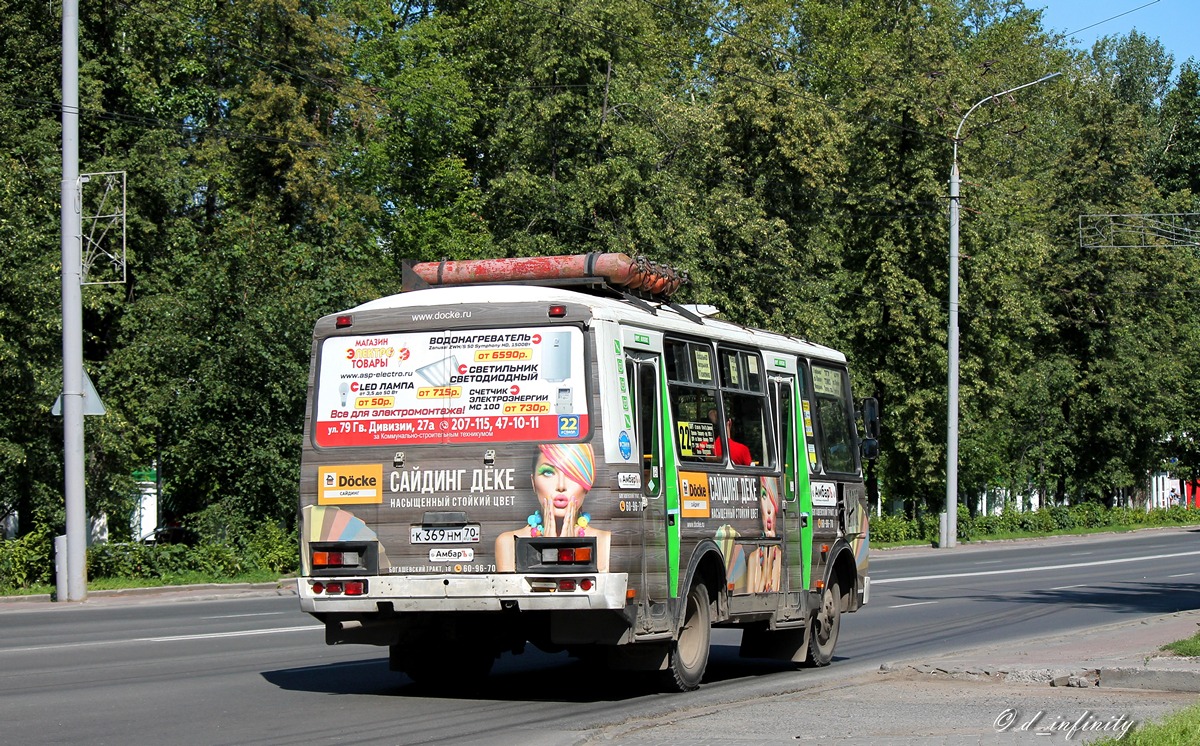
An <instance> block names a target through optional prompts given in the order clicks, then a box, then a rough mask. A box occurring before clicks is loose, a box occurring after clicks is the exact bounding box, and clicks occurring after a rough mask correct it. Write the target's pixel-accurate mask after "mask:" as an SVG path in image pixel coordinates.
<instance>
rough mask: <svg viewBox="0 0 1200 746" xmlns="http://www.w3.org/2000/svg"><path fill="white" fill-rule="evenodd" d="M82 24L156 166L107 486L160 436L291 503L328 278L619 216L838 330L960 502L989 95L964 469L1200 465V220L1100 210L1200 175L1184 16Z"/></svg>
mask: <svg viewBox="0 0 1200 746" xmlns="http://www.w3.org/2000/svg"><path fill="white" fill-rule="evenodd" d="M53 8H54V6H53V4H49V5H47V4H45V3H12V2H7V1H6V0H0V11H3V12H4V15H5V18H6V23H5V27H4V29H3V30H2V31H0V58H2V59H3V61H4V63H5V64H6V70H9V71H10V75H8V76H7V77H6V78H5V80H4V81H3V82H0V125H3V126H0V160H2V162H3V163H2V165H3V168H4V171H5V173H7V174H9V178H8V179H6V180H5V181H4V182H3V183H2V184H0V241H2V242H3V246H4V247H5V249H4V251H3V252H0V270H2V271H3V273H4V277H5V279H6V280H7V281H6V282H5V283H4V288H5V289H4V290H0V382H2V383H3V384H4V385H5V386H6V387H7V390H8V391H9V392H11V393H10V397H9V401H10V406H8V407H6V408H5V409H4V410H3V411H0V515H3V514H6V513H8V512H11V511H13V510H18V511H19V512H20V513H21V515H22V517H23V527H24V529H25V530H28V529H29V528H31V527H32V526H33V525H34V524H35V523H46V524H57V523H58V522H60V521H61V513H62V509H61V501H60V498H59V497H58V496H59V495H60V494H61V481H62V477H61V456H60V455H59V451H60V450H61V427H60V426H59V423H58V421H56V420H55V419H54V418H53V417H52V416H50V414H49V405H50V404H51V403H52V402H53V400H54V396H55V395H56V394H57V391H58V389H59V388H60V382H61V363H60V349H61V348H60V344H59V335H60V334H61V328H60V322H59V313H60V309H59V306H58V304H59V271H60V268H59V267H58V250H57V247H58V245H59V237H58V230H57V223H58V209H59V208H58V204H57V199H58V197H57V195H58V180H59V169H60V164H59V161H58V138H59V124H58V121H59V120H58V117H59V111H58V106H57V104H56V102H57V101H58V100H59V94H58V85H59V78H58V75H59V57H58V44H59V42H58V39H59V30H58V29H59V19H58V18H56V17H55V16H54V15H53V13H52V9H53ZM81 30H82V35H83V36H82V39H81V59H82V60H83V63H82V66H81V109H82V111H81V144H82V148H81V170H83V171H85V172H89V171H92V172H94V171H126V172H128V174H129V185H130V186H129V194H128V245H129V281H128V282H127V283H126V284H125V285H123V286H107V287H97V288H92V287H89V288H87V289H85V293H84V299H85V331H86V346H85V357H86V362H87V367H88V370H89V372H90V373H91V375H92V377H93V379H94V380H96V381H97V384H98V386H99V389H100V392H101V394H102V396H103V398H104V401H105V404H106V406H107V407H108V410H109V414H108V416H106V417H104V418H88V420H87V433H88V434H87V448H88V454H89V460H88V466H87V468H88V501H89V508H90V509H91V510H93V512H99V511H102V510H103V511H107V512H109V513H110V515H113V516H124V515H126V514H127V513H128V510H129V508H130V504H129V496H130V494H131V489H132V482H131V479H130V477H129V475H130V473H131V472H132V471H133V470H135V469H140V468H145V467H147V466H149V465H150V464H151V463H155V464H157V465H158V467H159V470H160V474H161V476H162V486H163V489H164V500H165V503H166V507H167V509H168V511H169V512H170V513H171V514H173V515H175V516H179V517H182V516H186V515H190V514H195V513H197V512H198V511H201V510H204V509H206V508H211V506H214V505H217V506H222V509H227V510H229V511H230V512H232V513H237V514H238V515H242V516H252V517H259V518H263V519H271V520H284V521H291V520H294V495H295V493H296V480H297V478H298V473H297V464H298V456H299V449H300V431H301V426H302V422H303V418H304V414H305V413H304V411H303V408H304V396H305V386H306V381H307V372H306V368H307V359H308V354H309V349H310V331H311V327H312V323H313V321H314V320H315V319H316V318H317V317H318V316H319V315H321V314H323V313H328V312H331V311H333V310H336V309H340V308H344V307H347V306H349V305H352V304H354V303H356V302H359V301H363V300H367V299H370V298H373V297H377V296H379V295H381V294H385V293H388V292H392V291H394V290H395V289H396V288H397V287H398V284H399V282H398V278H399V266H400V261H399V260H400V259H402V258H416V259H440V258H443V257H452V258H471V257H482V256H521V255H539V254H556V253H580V252H587V251H621V252H627V253H631V254H644V255H647V256H649V257H650V258H652V259H655V260H658V261H665V262H668V263H671V264H673V265H675V266H678V267H681V268H683V269H686V270H687V271H688V272H689V273H690V274H691V276H692V278H693V280H694V283H693V285H692V287H691V288H690V289H689V290H688V293H689V294H690V296H691V297H690V298H688V300H692V301H697V302H705V303H713V304H716V305H718V306H719V307H721V308H723V309H724V311H725V313H726V315H727V316H728V317H730V318H732V319H734V320H736V321H739V322H743V323H746V324H750V325H755V326H765V327H769V328H773V329H776V330H778V331H781V332H784V333H788V334H794V335H796V336H801V337H806V338H808V339H811V340H813V341H817V342H822V343H826V344H830V345H832V346H834V347H838V348H840V349H844V350H846V351H847V353H848V354H849V355H850V357H851V360H852V363H853V368H854V371H855V375H856V380H855V387H856V391H857V393H858V394H859V395H860V396H862V395H873V396H877V397H878V398H879V399H880V401H881V403H882V405H883V409H884V413H885V417H886V419H885V428H884V444H883V445H884V452H885V456H884V458H883V460H882V462H881V464H880V471H879V473H880V477H881V481H882V488H883V492H884V494H885V495H887V496H888V497H890V498H893V499H895V500H898V501H902V502H903V503H904V504H905V505H906V506H907V508H908V509H909V510H910V511H918V512H919V511H922V510H924V509H926V508H930V507H936V506H937V505H939V503H940V500H941V496H942V495H943V494H944V475H945V470H946V462H945V459H946V454H945V432H946V364H947V357H946V340H947V331H946V327H947V318H948V313H947V312H948V308H947V300H946V299H947V295H948V253H947V247H948V220H947V204H948V203H947V184H946V182H947V180H948V177H949V170H950V164H951V161H952V155H954V153H955V142H954V139H953V138H954V136H955V132H956V131H957V130H958V129H959V128H960V127H961V134H960V136H959V137H960V139H959V141H958V142H957V149H956V152H957V158H958V162H959V164H960V166H961V169H962V174H963V188H962V195H963V196H962V203H961V204H962V207H963V221H962V231H961V238H962V249H961V250H962V257H961V276H962V288H961V295H960V298H961V314H960V325H961V331H962V358H961V378H960V380H961V402H962V403H961V410H960V423H961V424H960V432H961V452H960V459H961V477H960V488H961V490H962V492H963V494H964V495H965V496H970V495H979V494H982V493H983V492H985V491H987V490H994V489H1001V490H1007V491H1009V492H1010V493H1011V494H1014V495H1028V494H1032V493H1035V492H1036V493H1038V494H1042V495H1048V496H1053V497H1054V498H1056V499H1057V500H1070V501H1072V502H1075V501H1079V500H1105V499H1108V498H1110V497H1111V496H1112V495H1113V494H1114V493H1115V492H1116V491H1117V490H1121V489H1127V488H1130V487H1136V486H1138V485H1140V484H1142V482H1144V480H1145V476H1146V474H1147V473H1148V472H1150V471H1154V470H1156V469H1159V468H1161V467H1162V465H1163V464H1164V463H1165V461H1166V460H1167V459H1172V458H1174V459H1178V460H1179V461H1178V462H1177V467H1176V468H1177V470H1181V471H1185V472H1186V471H1188V470H1192V471H1195V470H1196V468H1197V467H1198V466H1200V447H1198V446H1197V445H1196V443H1197V441H1196V439H1195V436H1194V434H1195V433H1197V432H1200V422H1198V421H1197V419H1198V414H1197V413H1198V412H1200V406H1197V405H1198V404H1200V401H1198V400H1200V384H1197V380H1200V378H1198V377H1196V376H1194V375H1191V374H1190V363H1189V362H1187V361H1190V360H1194V359H1196V355H1197V353H1198V352H1200V350H1198V349H1197V348H1198V347H1200V326H1198V323H1197V322H1198V318H1200V317H1198V314H1197V312H1196V309H1197V305H1198V304H1197V302H1196V299H1197V294H1196V290H1195V288H1194V279H1193V278H1195V277H1196V276H1197V274H1198V273H1197V269H1198V268H1197V266H1196V265H1197V253H1196V250H1195V247H1194V240H1195V239H1194V233H1192V234H1191V235H1192V241H1193V245H1192V246H1191V247H1190V248H1189V247H1186V246H1184V245H1182V244H1181V242H1179V241H1173V240H1170V239H1167V238H1163V237H1162V236H1161V235H1158V234H1155V235H1150V234H1143V236H1142V238H1139V239H1138V241H1137V242H1134V241H1132V240H1126V238H1127V237H1122V236H1117V235H1113V236H1109V237H1108V239H1110V240H1105V241H1095V240H1088V239H1087V237H1085V236H1081V231H1080V224H1081V223H1080V216H1081V215H1098V214H1099V215H1105V214H1113V215H1138V214H1174V215H1179V216H1185V215H1188V214H1191V215H1194V214H1195V212H1196V211H1197V197H1196V195H1197V190H1198V186H1197V181H1196V180H1197V178H1198V177H1197V174H1198V173H1200V163H1198V160H1200V157H1198V156H1197V153H1200V72H1198V69H1197V67H1196V65H1195V62H1194V61H1188V62H1186V63H1184V65H1183V66H1182V67H1181V68H1180V69H1178V70H1177V71H1176V69H1175V68H1174V60H1173V59H1172V58H1171V56H1170V55H1169V54H1168V53H1167V52H1166V51H1165V50H1164V49H1163V47H1162V45H1161V44H1160V43H1159V42H1158V41H1157V40H1154V39H1150V38H1147V37H1145V36H1144V35H1141V34H1138V33H1136V32H1134V33H1131V34H1130V35H1129V36H1120V37H1109V38H1106V39H1103V40H1101V41H1100V42H1098V43H1097V45H1096V46H1095V47H1094V48H1093V49H1092V50H1091V51H1090V53H1087V54H1085V53H1080V52H1076V51H1073V50H1071V49H1069V48H1067V47H1066V46H1064V42H1063V40H1062V39H1060V38H1057V37H1055V36H1054V35H1053V34H1050V33H1048V32H1047V31H1046V30H1045V29H1044V28H1043V27H1042V20H1041V17H1040V13H1039V11H1037V10H1036V9H1034V8H1031V7H1028V6H1027V5H1026V4H1025V3H1023V2H1021V0H932V1H927V2H916V1H915V0H900V1H898V2H893V3H888V4H879V3H874V2H867V1H866V0H808V1H807V2H804V3H789V2H782V0H744V1H743V2H740V3H726V2H702V1H700V0H683V1H682V2H675V3H668V4H662V3H653V2H647V1H645V0H616V1H608V0H562V1H558V2H551V1H550V0H496V1H493V2H486V3H480V2H470V1H469V0H452V1H449V2H442V3H436V2H433V3H411V2H410V3H395V2H385V1H384V0H323V1H322V0H249V1H248V2H242V3H212V2H205V1H202V0H181V2H174V3H167V2H165V1H164V0H103V1H102V2H97V3H88V4H85V5H84V8H83V16H82V18H81ZM1053 71H1059V72H1062V73H1063V74H1062V76H1061V78H1060V79H1058V80H1057V81H1055V82H1051V83H1047V84H1043V85H1039V86H1036V87H1033V88H1029V89H1025V90H1022V91H1020V92H1018V93H1016V94H1014V95H1011V96H1006V97H1003V98H993V94H996V93H997V92H999V91H1003V90H1007V89H1010V88H1013V87H1015V86H1018V85H1020V84H1022V83H1025V82H1028V81H1032V80H1036V79H1038V78H1040V77H1042V76H1044V75H1046V74H1047V73H1049V72H1053ZM976 102H981V105H980V106H979V107H978V108H977V109H975V110H974V111H972V112H971V113H970V115H969V116H968V111H969V110H970V107H971V106H972V105H973V104H975V103H976ZM1180 219H1181V220H1184V222H1183V223H1181V224H1182V225H1184V226H1185V227H1186V226H1195V224H1196V223H1195V221H1194V220H1193V221H1192V222H1190V223H1187V222H1186V221H1187V219H1185V218H1180ZM210 514H211V513H210ZM112 524H113V525H114V527H119V526H121V525H123V524H124V522H123V521H122V520H114V521H112Z"/></svg>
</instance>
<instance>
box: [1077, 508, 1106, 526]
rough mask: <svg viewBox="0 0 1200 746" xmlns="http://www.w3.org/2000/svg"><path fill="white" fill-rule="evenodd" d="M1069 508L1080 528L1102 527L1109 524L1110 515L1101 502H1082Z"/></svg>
mask: <svg viewBox="0 0 1200 746" xmlns="http://www.w3.org/2000/svg"><path fill="white" fill-rule="evenodd" d="M1069 510H1070V511H1071V516H1072V518H1073V519H1074V520H1075V525H1076V526H1077V527H1078V528H1100V527H1102V526H1107V525H1109V523H1108V519H1109V516H1108V515H1107V514H1106V509H1105V507H1104V506H1103V505H1101V504H1100V503H1080V504H1078V505H1072V506H1071V507H1070V508H1069Z"/></svg>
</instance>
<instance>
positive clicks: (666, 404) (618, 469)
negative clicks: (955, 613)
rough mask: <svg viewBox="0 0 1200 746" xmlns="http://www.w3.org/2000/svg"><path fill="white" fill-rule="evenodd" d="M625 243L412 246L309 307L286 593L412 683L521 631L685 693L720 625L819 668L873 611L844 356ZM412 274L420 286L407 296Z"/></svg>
mask: <svg viewBox="0 0 1200 746" xmlns="http://www.w3.org/2000/svg"><path fill="white" fill-rule="evenodd" d="M685 280H686V278H685V277H681V276H680V275H679V274H677V273H675V272H673V271H672V270H670V269H668V268H666V267H663V266H661V265H656V264H653V263H651V262H646V261H644V260H640V259H631V258H629V257H627V256H625V255H621V254H593V255H585V256H574V257H542V258H534V259H498V260H478V261H463V262H449V261H448V262H441V263H424V264H417V265H413V266H410V267H406V282H405V285H406V291H405V292H402V293H400V294H397V295H393V296H389V297H386V298H381V299H379V300H376V301H372V302H370V303H366V304H364V305H361V306H358V307H357V308H352V309H350V310H347V311H345V312H342V313H338V314H334V315H330V316H326V317H324V318H322V319H321V320H320V321H318V322H317V325H316V329H315V331H314V334H313V348H312V369H311V373H310V377H309V385H308V396H309V401H308V408H307V416H306V419H305V427H304V449H303V461H302V469H301V484H300V519H301V529H300V532H301V566H302V567H301V577H300V579H299V593H300V603H301V608H302V609H303V610H304V611H306V612H308V613H310V614H312V615H313V616H315V617H316V618H317V619H319V620H321V621H322V622H324V624H325V628H326V641H327V642H328V643H329V644H342V643H364V644H371V645H386V646H388V647H389V649H390V660H391V665H392V668H393V669H395V670H399V671H404V672H406V673H407V674H408V675H409V676H410V677H412V678H413V679H414V680H418V681H422V680H424V681H432V682H437V681H450V680H459V681H461V680H462V677H463V676H464V675H478V674H483V673H486V672H487V671H488V670H489V669H490V667H491V665H492V662H493V661H494V660H495V658H496V657H497V656H498V655H499V654H500V653H502V652H504V651H519V650H521V649H523V647H524V646H525V644H526V643H533V644H534V645H536V646H537V647H538V648H541V649H544V650H547V651H559V650H564V649H565V650H569V651H572V652H573V653H576V654H579V655H581V656H587V657H590V658H591V659H593V660H596V661H597V662H598V663H599V664H601V665H605V666H610V667H614V668H626V669H630V668H633V669H638V668H640V669H649V670H656V671H662V672H663V677H664V680H665V681H666V683H667V684H668V685H669V686H671V687H675V688H678V689H682V690H687V689H693V688H695V687H697V686H698V685H699V684H700V680H701V677H702V676H703V674H704V669H705V665H706V664H707V661H708V651H709V639H710V632H711V628H712V627H732V628H738V629H741V630H742V648H741V652H742V654H743V655H746V656H752V657H774V658H784V659H789V660H792V661H795V662H797V663H807V664H809V665H818V666H821V665H826V664H828V663H829V662H830V660H831V659H832V657H833V651H834V646H835V644H836V643H837V638H838V629H839V619H840V615H841V614H842V613H845V612H851V611H855V610H857V609H858V608H860V607H861V606H862V605H863V604H865V603H866V602H867V596H868V590H869V587H870V586H869V577H868V575H867V535H868V521H867V517H868V512H867V509H866V499H865V489H864V482H863V470H862V463H863V459H864V458H873V457H874V455H875V452H876V451H877V445H876V443H877V441H876V440H875V437H874V436H876V435H877V432H878V430H877V428H878V407H877V406H876V405H875V402H874V400H871V399H866V400H864V401H863V402H862V410H861V415H862V420H863V429H864V431H865V432H864V435H865V437H860V433H859V428H858V427H857V424H856V423H857V420H858V416H857V415H858V414H859V412H856V409H855V406H854V402H853V399H852V398H851V393H850V377H849V374H848V371H847V367H846V358H845V356H844V355H843V354H841V353H839V352H837V351H835V350H832V349H829V348H827V347H823V346H821V345H817V344H812V343H810V342H806V341H804V340H801V339H797V338H795V337H790V336H785V335H781V334H774V333H771V332H767V331H761V330H756V329H748V328H745V327H742V326H738V325H736V324H732V323H729V322H727V321H722V320H719V319H718V318H716V317H715V316H714V309H712V308H703V307H695V306H681V305H677V304H674V303H672V302H670V301H669V299H668V295H669V292H670V291H671V290H673V289H674V288H676V287H677V286H678V285H679V284H680V283H681V282H683V281H685ZM408 288H419V289H408Z"/></svg>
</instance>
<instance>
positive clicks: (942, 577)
mask: <svg viewBox="0 0 1200 746" xmlns="http://www.w3.org/2000/svg"><path fill="white" fill-rule="evenodd" d="M1198 554H1200V551H1195V552H1175V553H1174V554H1154V555H1150V556H1148V557H1124V558H1121V559H1110V560H1097V561H1095V562H1073V563H1070V564H1066V565H1043V566H1041V567H1012V568H1009V569H1007V570H980V571H978V572H949V573H943V574H941V575H913V576H912V577H907V578H882V579H880V580H876V579H875V578H871V585H879V584H882V583H911V582H913V581H915V580H945V579H948V578H975V577H981V576H984V575H1016V574H1017V573H1023V572H1044V571H1046V570H1065V569H1068V568H1071V567H1099V566H1100V565H1123V564H1125V563H1127V562H1149V561H1153V560H1162V559H1171V558H1173V557H1194V556H1196V555H1198Z"/></svg>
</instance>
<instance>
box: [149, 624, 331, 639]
mask: <svg viewBox="0 0 1200 746" xmlns="http://www.w3.org/2000/svg"><path fill="white" fill-rule="evenodd" d="M312 629H325V625H319V626H318V625H312V624H310V625H308V626H305V627H276V628H275V629H244V630H240V631H238V632H208V633H206V634H200V635H173V636H171V637H143V638H142V639H140V640H134V642H180V641H182V640H216V639H220V638H222V637H249V636H251V635H275V634H278V633H280V632H298V631H300V630H305V631H307V630H312Z"/></svg>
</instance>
